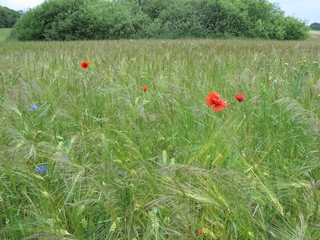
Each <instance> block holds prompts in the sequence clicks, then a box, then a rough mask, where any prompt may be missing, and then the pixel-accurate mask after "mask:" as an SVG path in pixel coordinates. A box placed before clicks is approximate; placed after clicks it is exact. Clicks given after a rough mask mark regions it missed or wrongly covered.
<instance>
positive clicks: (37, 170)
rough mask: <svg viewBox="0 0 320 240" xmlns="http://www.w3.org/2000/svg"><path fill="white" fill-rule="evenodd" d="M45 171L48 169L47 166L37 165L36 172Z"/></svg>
mask: <svg viewBox="0 0 320 240" xmlns="http://www.w3.org/2000/svg"><path fill="white" fill-rule="evenodd" d="M45 171H47V168H46V167H45V166H43V165H41V166H39V167H37V169H36V172H38V173H44V172H45Z"/></svg>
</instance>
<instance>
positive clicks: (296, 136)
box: [0, 33, 320, 240]
mask: <svg viewBox="0 0 320 240" xmlns="http://www.w3.org/2000/svg"><path fill="white" fill-rule="evenodd" d="M2 34H4V33H2ZM1 36H2V35H1ZM3 38H5V37H3ZM0 59H1V62H2V65H1V69H0V93H1V94H0V101H1V111H0V117H1V123H0V134H1V138H0V163H1V164H0V239H10V240H15V239H17V240H20V239H50V240H53V239H54V240H58V239H78V240H82V239H90V240H96V239H97V240H100V239H101V240H104V239H130V240H134V239H135V240H138V239H145V240H150V239H153V240H162V239H179V240H180V239H181V240H188V239H217V240H225V239H234V240H236V239H240V240H246V239H248V240H251V239H252V240H253V239H257V240H261V239H277V240H278V239H281V240H282V239H286V240H298V239H301V240H316V239H320V209H319V204H320V169H319V167H320V155H319V151H320V120H319V118H320V39H319V38H312V39H310V40H308V41H301V42H298V41H287V42H285V41H258V40H199V39H198V40H192V39H188V40H113V41H79V42H10V41H1V42H0ZM84 61H87V62H89V63H90V66H89V68H88V69H83V68H81V66H80V64H81V63H82V62H84ZM142 86H146V87H147V89H146V88H144V90H146V91H143V90H142ZM212 91H215V92H217V93H218V94H220V96H221V99H224V100H225V101H226V102H227V107H226V108H224V109H223V110H221V111H217V112H214V111H213V110H212V108H211V107H210V106H207V105H206V98H207V95H208V94H209V93H210V92H212ZM239 93H244V97H245V99H244V101H237V100H236V99H235V96H236V95H237V94H239Z"/></svg>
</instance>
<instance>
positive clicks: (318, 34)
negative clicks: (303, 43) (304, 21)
mask: <svg viewBox="0 0 320 240" xmlns="http://www.w3.org/2000/svg"><path fill="white" fill-rule="evenodd" d="M310 35H311V37H312V38H319V37H320V31H310Z"/></svg>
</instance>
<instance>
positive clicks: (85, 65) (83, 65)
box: [80, 62, 90, 69]
mask: <svg viewBox="0 0 320 240" xmlns="http://www.w3.org/2000/svg"><path fill="white" fill-rule="evenodd" d="M80 66H81V67H82V68H83V69H88V68H89V66H90V63H89V62H82V63H81V64H80Z"/></svg>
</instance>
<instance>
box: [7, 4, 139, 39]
mask: <svg viewBox="0 0 320 240" xmlns="http://www.w3.org/2000/svg"><path fill="white" fill-rule="evenodd" d="M132 31H133V26H132V22H131V19H130V12H129V11H128V9H127V8H125V6H122V5H119V4H114V3H111V2H106V1H103V0H51V1H45V2H44V3H43V4H41V5H40V6H38V7H36V8H34V9H31V10H30V11H28V12H27V13H26V14H25V15H23V17H22V18H21V19H20V21H18V22H17V24H16V26H15V27H14V28H13V31H12V35H13V36H14V37H15V38H17V39H18V40H81V39H88V40H89V39H114V38H122V37H127V36H128V34H131V33H132Z"/></svg>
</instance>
